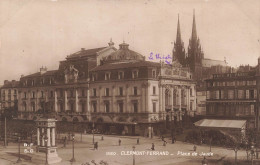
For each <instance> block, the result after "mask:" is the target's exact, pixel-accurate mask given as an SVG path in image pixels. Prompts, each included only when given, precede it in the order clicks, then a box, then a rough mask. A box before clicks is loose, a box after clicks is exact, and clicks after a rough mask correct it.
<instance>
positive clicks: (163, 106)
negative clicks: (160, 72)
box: [162, 86, 165, 112]
mask: <svg viewBox="0 0 260 165" xmlns="http://www.w3.org/2000/svg"><path fill="white" fill-rule="evenodd" d="M164 111H165V87H164V86H162V112H164Z"/></svg>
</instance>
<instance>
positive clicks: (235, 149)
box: [234, 147, 238, 165]
mask: <svg viewBox="0 0 260 165" xmlns="http://www.w3.org/2000/svg"><path fill="white" fill-rule="evenodd" d="M234 151H235V165H237V151H238V149H237V147H236V148H234Z"/></svg>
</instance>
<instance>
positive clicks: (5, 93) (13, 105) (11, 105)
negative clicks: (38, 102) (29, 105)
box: [0, 80, 19, 111]
mask: <svg viewBox="0 0 260 165" xmlns="http://www.w3.org/2000/svg"><path fill="white" fill-rule="evenodd" d="M18 87H19V81H15V80H12V81H8V80H5V81H4V85H3V86H1V88H0V104H1V107H0V109H1V111H3V110H5V109H9V110H10V109H13V110H14V109H15V110H17V108H18V107H17V106H18V105H17V101H18Z"/></svg>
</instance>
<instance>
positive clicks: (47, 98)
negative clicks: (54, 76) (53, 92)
mask: <svg viewBox="0 0 260 165" xmlns="http://www.w3.org/2000/svg"><path fill="white" fill-rule="evenodd" d="M48 94H49V93H48V91H47V90H46V91H45V102H48V101H49V97H48V96H49V95H48Z"/></svg>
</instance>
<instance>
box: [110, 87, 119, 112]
mask: <svg viewBox="0 0 260 165" xmlns="http://www.w3.org/2000/svg"><path fill="white" fill-rule="evenodd" d="M114 90H115V86H114V85H113V86H112V89H111V96H112V100H111V105H110V107H109V108H110V109H109V110H110V112H116V110H117V109H116V108H114V100H115V99H114V95H115V93H116V92H114Z"/></svg>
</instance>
